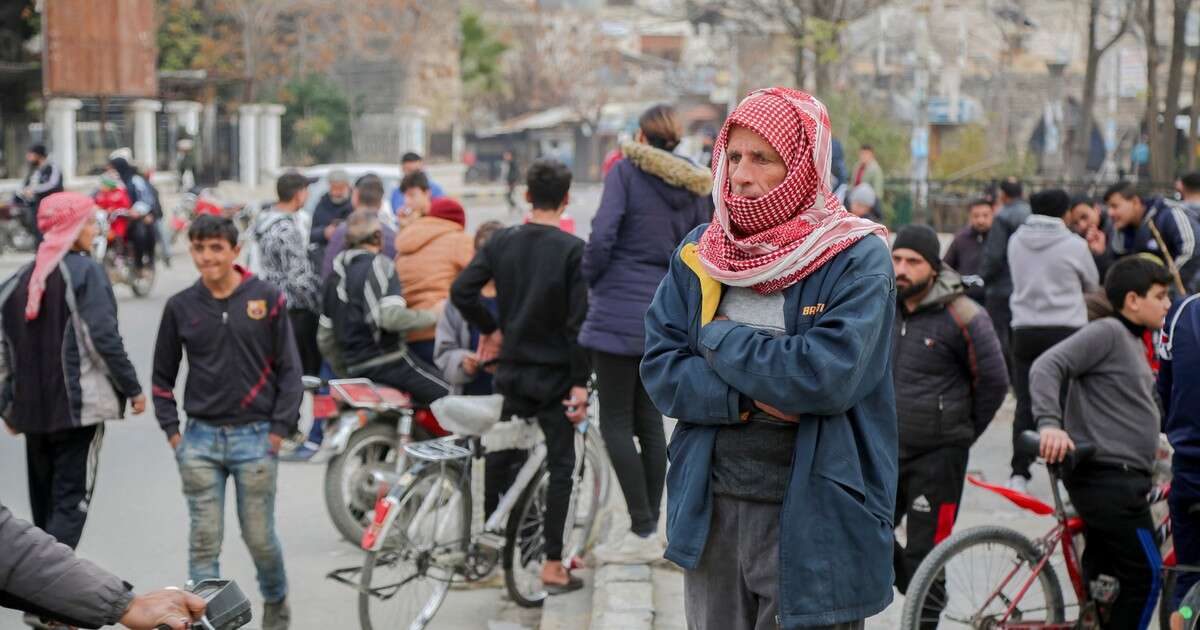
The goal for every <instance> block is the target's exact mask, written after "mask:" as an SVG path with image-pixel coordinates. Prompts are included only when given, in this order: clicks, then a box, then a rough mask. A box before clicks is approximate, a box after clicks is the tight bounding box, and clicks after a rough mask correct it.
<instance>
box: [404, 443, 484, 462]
mask: <svg viewBox="0 0 1200 630" xmlns="http://www.w3.org/2000/svg"><path fill="white" fill-rule="evenodd" d="M404 452H406V453H408V455H409V457H413V458H416V459H420V460H424V461H427V462H447V461H453V460H456V459H466V458H468V457H470V456H471V451H470V450H468V449H466V448H463V447H461V446H459V445H457V444H454V443H453V442H452V441H451V440H425V441H423V442H413V443H411V444H405V445H404Z"/></svg>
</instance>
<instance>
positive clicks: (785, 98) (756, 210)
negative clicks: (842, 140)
mask: <svg viewBox="0 0 1200 630" xmlns="http://www.w3.org/2000/svg"><path fill="white" fill-rule="evenodd" d="M734 125H738V126H741V127H745V128H747V129H750V130H751V131H753V132H755V133H757V134H758V135H760V136H762V137H763V138H764V139H765V140H766V141H767V142H769V143H770V144H771V147H772V148H774V149H775V151H776V152H778V153H779V155H780V157H782V158H783V161H784V163H785V165H786V166H787V170H788V173H787V177H785V178H784V180H783V182H781V183H780V184H779V185H778V186H776V187H775V188H773V189H772V190H771V191H770V192H768V193H767V194H766V195H763V196H762V197H758V198H756V199H749V198H746V197H739V196H736V195H734V194H733V192H732V189H731V187H730V183H729V178H728V177H727V176H726V158H725V148H726V145H727V144H728V142H729V131H730V128H731V127H733V126H734ZM831 141H832V134H831V132H830V128H829V113H828V112H827V111H826V109H825V105H824V104H822V103H821V101H818V100H817V99H816V98H814V97H812V96H811V95H809V94H806V93H804V92H801V91H799V90H793V89H790V88H784V87H774V88H769V89H764V90H756V91H754V92H752V93H751V94H750V95H749V96H747V97H746V98H745V100H743V101H742V102H741V103H740V104H739V105H738V106H737V109H735V110H734V111H733V113H732V114H730V115H729V118H728V119H726V121H725V125H724V126H723V127H722V128H721V133H720V135H718V136H717V140H716V142H715V143H714V144H713V162H712V166H713V192H712V195H713V202H714V203H715V204H716V211H715V212H714V214H713V221H712V223H710V224H709V226H708V229H707V230H705V232H704V234H703V235H702V236H701V237H700V242H699V247H698V253H699V254H700V261H701V263H702V264H703V265H704V269H705V271H707V272H708V273H709V275H711V276H712V277H713V278H714V279H715V280H717V281H718V282H720V283H721V284H726V285H731V286H736V287H753V288H754V290H755V291H758V292H759V293H760V294H763V295H767V294H770V293H774V292H776V291H780V290H783V289H786V288H787V287H789V286H791V285H793V284H795V283H796V282H798V281H799V280H801V279H803V278H804V277H805V276H808V275H809V274H811V273H812V272H814V271H816V270H817V269H819V268H820V267H821V265H824V264H825V263H826V262H829V260H831V259H832V258H833V257H834V256H836V255H837V254H838V253H839V252H841V251H842V250H845V249H846V248H848V247H850V246H851V245H853V244H854V243H855V242H857V241H858V240H859V239H861V238H863V237H864V236H868V235H871V234H874V235H876V236H879V237H880V238H883V239H884V241H885V242H886V240H887V228H885V227H883V226H882V225H879V224H878V223H875V222H874V221H868V220H866V219H861V218H858V217H856V216H854V215H853V214H850V213H849V212H848V211H847V210H846V209H845V208H844V207H843V206H842V203H841V202H840V201H839V200H838V198H837V196H836V195H834V194H833V191H832V190H831V189H830V177H831V175H830V160H831V158H830V156H831V152H832V149H831V144H832V142H831Z"/></svg>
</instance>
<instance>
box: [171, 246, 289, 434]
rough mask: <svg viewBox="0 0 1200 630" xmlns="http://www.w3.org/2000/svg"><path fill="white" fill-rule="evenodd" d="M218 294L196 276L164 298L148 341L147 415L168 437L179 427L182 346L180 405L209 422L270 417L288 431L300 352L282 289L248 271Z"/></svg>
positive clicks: (275, 428) (274, 428)
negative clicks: (181, 380) (182, 368)
mask: <svg viewBox="0 0 1200 630" xmlns="http://www.w3.org/2000/svg"><path fill="white" fill-rule="evenodd" d="M237 270H238V271H239V272H240V273H241V274H242V282H241V284H239V285H238V287H237V288H236V289H234V291H233V293H232V294H231V295H230V296H229V297H227V298H224V299H217V298H215V297H213V294H212V292H211V291H209V290H208V288H207V287H205V286H204V284H203V282H202V281H200V280H197V281H196V283H195V284H193V285H192V286H190V287H188V288H186V289H184V290H183V291H180V292H179V293H176V294H175V295H173V296H171V299H169V300H167V306H166V308H165V309H163V317H162V323H161V324H160V325H159V328H158V339H157V340H156V341H155V343H154V379H153V386H152V388H151V391H152V393H153V394H154V413H155V415H156V416H157V417H158V423H159V425H160V426H161V427H162V429H163V432H164V433H166V434H167V437H168V438H169V437H171V436H173V435H175V434H176V433H179V411H178V407H177V404H176V402H175V382H176V380H177V379H178V377H179V363H180V361H181V360H182V359H183V353H184V351H185V350H186V351H187V360H188V373H187V384H186V385H185V386H184V394H183V410H184V412H185V413H186V414H187V416H188V418H189V419H190V420H202V421H204V422H207V423H209V424H214V425H240V424H249V423H252V422H270V423H271V433H273V434H275V435H278V436H281V437H288V436H290V435H291V434H292V433H295V432H296V424H297V423H298V422H299V421H300V401H301V399H302V398H303V396H304V385H303V384H302V383H301V380H300V376H301V370H300V353H299V351H298V350H297V349H296V338H295V335H294V334H293V333H292V325H291V321H290V320H289V319H288V317H287V313H286V308H287V300H286V298H284V295H283V292H282V291H280V290H279V289H277V288H275V287H274V286H272V285H271V284H269V283H267V282H264V281H263V280H260V279H259V278H257V277H255V276H253V275H251V274H250V273H249V272H247V271H245V270H243V269H241V268H240V267H239V268H237Z"/></svg>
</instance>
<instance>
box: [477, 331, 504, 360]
mask: <svg viewBox="0 0 1200 630" xmlns="http://www.w3.org/2000/svg"><path fill="white" fill-rule="evenodd" d="M503 344H504V335H503V334H502V333H501V332H500V329H499V328H497V329H496V330H494V331H492V333H491V334H489V335H482V336H480V337H479V352H478V354H479V362H480V363H488V362H490V361H495V360H496V359H497V358H498V357H499V356H500V346H501V345H503Z"/></svg>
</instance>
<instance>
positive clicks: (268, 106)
mask: <svg viewBox="0 0 1200 630" xmlns="http://www.w3.org/2000/svg"><path fill="white" fill-rule="evenodd" d="M259 108H260V109H259V110H258V112H259V113H258V172H259V173H260V174H261V176H262V177H263V180H264V181H269V180H273V179H275V178H276V177H278V176H279V156H280V154H282V153H283V143H282V139H281V137H280V119H281V118H282V116H283V112H285V111H287V108H286V107H284V106H283V105H278V104H275V103H262V104H260V105H259Z"/></svg>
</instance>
